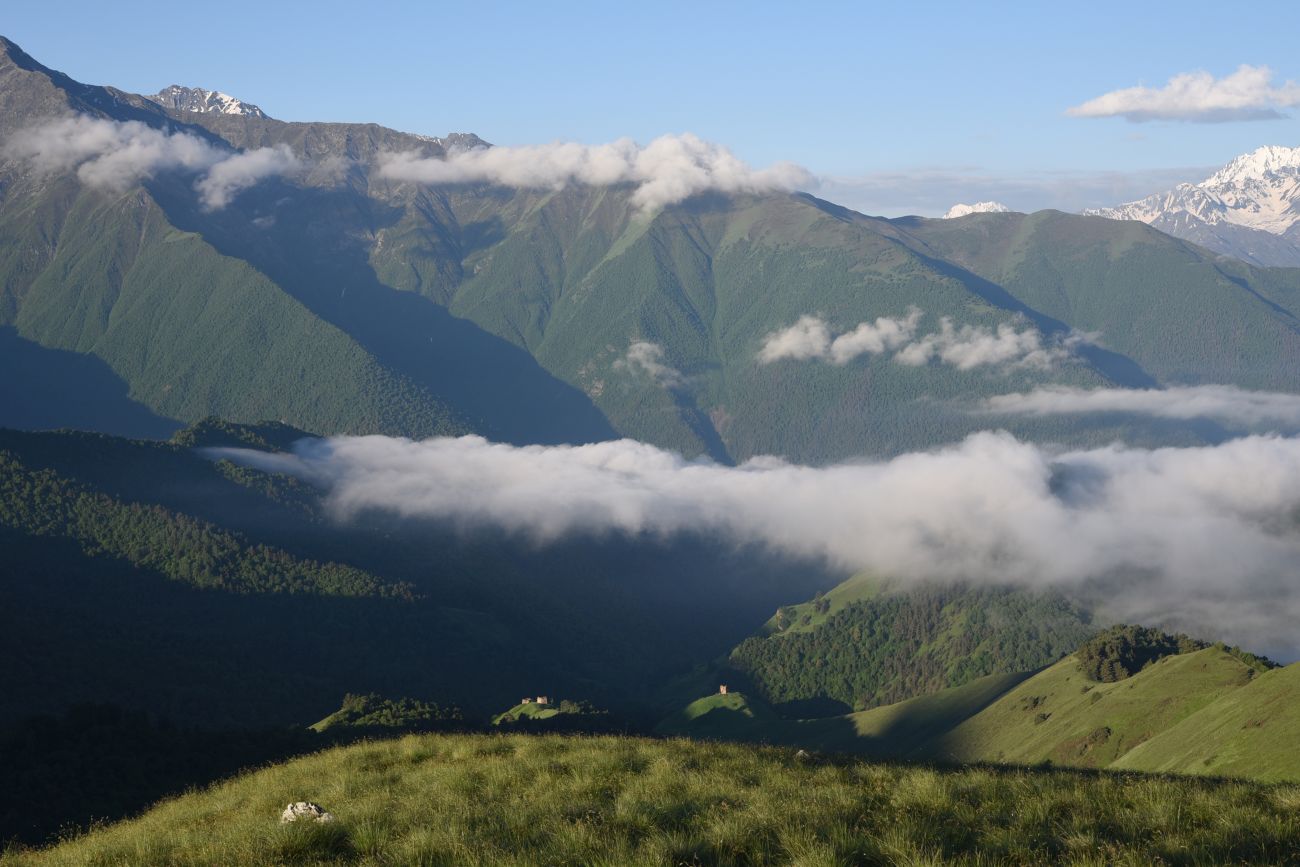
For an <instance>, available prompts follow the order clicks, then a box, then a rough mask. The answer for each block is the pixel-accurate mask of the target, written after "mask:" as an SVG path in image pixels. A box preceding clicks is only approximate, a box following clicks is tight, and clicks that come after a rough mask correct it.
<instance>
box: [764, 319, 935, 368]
mask: <svg viewBox="0 0 1300 867" xmlns="http://www.w3.org/2000/svg"><path fill="white" fill-rule="evenodd" d="M920 321H921V311H920V310H918V309H916V308H915V307H913V308H910V309H909V310H908V312H907V315H906V316H903V317H890V316H881V317H879V318H877V319H876V321H875V322H861V323H859V324H858V325H857V327H856V328H854V329H853V330H852V331H846V332H844V333H843V334H840V335H837V336H836V337H834V338H832V337H831V330H830V326H828V325H827V324H826V323H825V322H824V321H823V320H822V319H821V318H820V317H817V316H801V317H799V319H798V321H797V322H795V324H794V325H791V326H790V327H789V328H784V329H782V330H780V331H774V332H772V333H771V334H769V335H767V337H765V338H764V339H763V347H762V348H761V349H760V350H759V352H758V360H759V363H760V364H771V363H772V362H774V361H780V360H782V359H791V360H794V361H809V360H814V359H815V360H821V361H829V362H830V363H832V364H836V365H845V364H848V363H849V362H850V361H852V360H853V359H855V358H857V357H858V356H860V355H880V354H881V353H884V352H888V351H889V350H892V349H897V348H898V347H900V346H902V345H903V344H905V343H907V341H909V340H911V339H912V335H913V334H915V333H916V326H917V323H918V322H920Z"/></svg>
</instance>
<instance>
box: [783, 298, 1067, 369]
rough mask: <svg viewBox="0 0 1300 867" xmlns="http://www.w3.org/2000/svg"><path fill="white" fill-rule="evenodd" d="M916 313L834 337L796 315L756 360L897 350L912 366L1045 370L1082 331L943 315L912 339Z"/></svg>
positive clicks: (845, 357) (813, 319)
mask: <svg viewBox="0 0 1300 867" xmlns="http://www.w3.org/2000/svg"><path fill="white" fill-rule="evenodd" d="M921 316H922V313H921V311H920V310H918V309H917V308H915V307H912V308H909V310H908V311H907V315H906V316H904V317H888V316H881V317H880V318H878V319H877V320H876V321H875V322H863V323H861V324H859V325H858V326H857V327H856V328H854V329H853V330H852V331H847V332H845V333H843V334H840V335H837V336H834V337H832V334H831V329H830V326H829V325H827V324H826V322H825V321H824V320H822V319H821V318H820V317H817V316H801V317H799V320H798V321H797V322H795V324H794V325H791V326H790V327H789V328H784V329H781V330H780V331H774V332H772V333H771V334H769V335H767V337H765V338H764V339H763V346H762V348H761V349H760V350H759V352H758V361H759V363H760V364H771V363H772V362H774V361H780V360H782V359H790V360H793V361H828V362H830V363H831V364H836V365H845V364H848V363H849V362H850V361H852V360H853V359H855V358H857V357H858V356H860V355H882V354H884V353H887V352H891V351H895V350H897V351H896V352H895V353H894V360H895V361H897V362H898V363H899V364H906V365H909V366H912V367H919V366H921V365H924V364H929V363H930V362H931V361H938V362H940V363H943V364H951V365H952V366H954V367H956V368H958V369H959V370H971V369H973V368H976V367H983V366H995V365H1003V366H1012V367H1037V368H1041V369H1045V368H1049V367H1052V366H1054V365H1056V364H1058V363H1060V362H1062V361H1064V360H1066V359H1068V358H1069V357H1070V356H1071V355H1072V354H1073V351H1074V349H1075V347H1076V346H1077V345H1078V344H1079V343H1082V342H1083V341H1084V340H1085V336H1084V335H1081V334H1074V333H1072V334H1070V335H1069V336H1067V337H1064V338H1060V339H1045V338H1044V337H1043V335H1042V334H1041V333H1040V332H1039V331H1038V330H1037V329H1035V328H1026V329H1025V330H1023V331H1019V330H1017V329H1016V326H1015V325H1014V324H1012V323H1009V322H1004V323H1002V324H1000V325H998V326H997V328H996V329H994V328H989V327H988V326H985V325H963V326H961V327H960V328H958V327H956V326H955V325H953V322H952V320H951V319H950V318H948V317H947V316H945V317H943V318H941V319H940V320H939V330H938V331H936V332H932V333H930V334H926V335H924V336H923V337H920V338H919V339H915V340H914V339H913V338H914V336H915V335H916V329H917V325H918V324H919V323H920V321H921Z"/></svg>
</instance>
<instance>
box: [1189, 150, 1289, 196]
mask: <svg viewBox="0 0 1300 867" xmlns="http://www.w3.org/2000/svg"><path fill="white" fill-rule="evenodd" d="M1297 170H1300V148H1288V147H1279V146H1278V145H1266V146H1264V147H1262V148H1256V149H1255V150H1253V151H1251V152H1250V153H1248V154H1242V155H1241V156H1239V157H1237V158H1236V159H1234V160H1233V161H1232V162H1230V163H1228V164H1227V165H1226V166H1224V167H1223V168H1221V169H1219V170H1218V171H1217V172H1215V173H1214V174H1212V175H1210V176H1209V177H1208V178H1206V179H1205V180H1204V181H1201V183H1200V184H1199V186H1202V187H1219V186H1227V185H1231V184H1241V183H1244V182H1246V181H1252V180H1262V179H1264V178H1266V177H1267V176H1269V175H1272V174H1279V173H1287V172H1292V173H1294V172H1296V171H1297Z"/></svg>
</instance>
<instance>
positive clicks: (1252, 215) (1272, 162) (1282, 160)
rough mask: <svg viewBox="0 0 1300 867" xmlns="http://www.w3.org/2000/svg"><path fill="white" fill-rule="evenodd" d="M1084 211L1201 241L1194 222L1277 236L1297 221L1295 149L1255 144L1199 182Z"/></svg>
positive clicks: (1299, 197)
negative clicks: (1112, 205) (1247, 151)
mask: <svg viewBox="0 0 1300 867" xmlns="http://www.w3.org/2000/svg"><path fill="white" fill-rule="evenodd" d="M1084 213H1085V214H1089V215H1092V216H1098V217H1109V218H1110V219H1113V220H1141V221H1142V222H1144V223H1150V224H1152V225H1153V226H1155V227H1156V228H1158V229H1162V230H1164V231H1166V232H1171V233H1173V234H1175V235H1179V236H1180V237H1187V238H1191V239H1193V240H1197V241H1202V242H1203V241H1204V239H1203V238H1202V237H1201V234H1203V233H1198V232H1197V231H1196V226H1197V225H1205V226H1218V225H1221V224H1222V225H1228V226H1239V227H1241V228H1245V229H1254V230H1258V231H1261V232H1268V233H1269V234H1272V235H1281V234H1283V233H1284V232H1286V231H1287V230H1288V229H1290V228H1291V227H1292V226H1294V225H1296V224H1297V223H1300V148H1291V147H1279V146H1269V147H1262V148H1256V149H1255V150H1253V151H1251V152H1250V153H1248V154H1242V155H1241V156H1239V157H1237V158H1236V159H1234V160H1233V161H1232V162H1230V163H1228V164H1227V165H1226V166H1224V167H1223V168H1221V169H1219V170H1218V171H1217V172H1215V173H1214V174H1212V175H1210V176H1209V177H1208V178H1206V179H1205V180H1203V181H1201V182H1200V183H1199V184H1179V185H1178V186H1176V187H1174V188H1173V189H1172V190H1168V191H1166V192H1163V193H1156V194H1155V195H1152V196H1147V197H1146V198H1145V199H1139V200H1138V201H1136V202H1127V203H1125V204H1123V205H1119V206H1117V207H1114V208H1094V209H1091V210H1087V211H1084Z"/></svg>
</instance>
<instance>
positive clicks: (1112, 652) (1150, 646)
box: [1077, 626, 1209, 683]
mask: <svg viewBox="0 0 1300 867" xmlns="http://www.w3.org/2000/svg"><path fill="white" fill-rule="evenodd" d="M1206 647H1209V645H1208V644H1206V643H1205V642H1203V641H1197V640H1196V639H1194V638H1190V637H1188V636H1186V635H1183V634H1181V633H1180V634H1178V635H1170V634H1168V633H1167V632H1161V631H1160V630H1159V629H1149V628H1147V627H1145V626H1113V627H1111V628H1110V629H1108V630H1106V631H1105V632H1103V633H1101V634H1100V635H1098V636H1097V637H1095V638H1093V639H1090V640H1089V641H1087V642H1085V643H1084V645H1083V646H1082V647H1080V648H1079V650H1078V651H1077V656H1078V658H1079V668H1080V669H1081V670H1082V671H1083V673H1084V674H1085V675H1086V676H1087V677H1088V678H1090V679H1092V680H1095V681H1098V682H1100V683H1115V682H1116V681H1120V680H1125V679H1126V678H1130V677H1132V676H1133V675H1135V674H1137V673H1138V672H1139V671H1141V670H1142V669H1144V668H1146V667H1147V666H1148V665H1154V664H1155V663H1156V662H1158V661H1160V660H1161V659H1164V658H1165V657H1166V656H1176V655H1178V654H1180V653H1191V652H1193V651H1196V650H1202V649H1204V648H1206Z"/></svg>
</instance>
